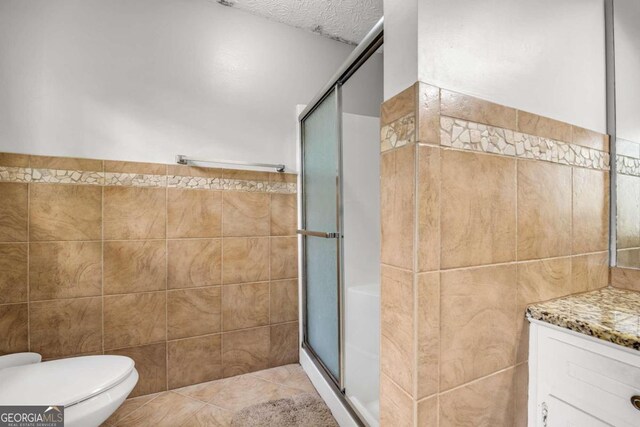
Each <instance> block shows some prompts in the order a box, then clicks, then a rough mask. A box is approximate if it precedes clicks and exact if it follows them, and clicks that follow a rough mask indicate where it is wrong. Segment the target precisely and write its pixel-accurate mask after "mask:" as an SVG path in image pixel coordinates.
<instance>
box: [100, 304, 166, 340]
mask: <svg viewBox="0 0 640 427" xmlns="http://www.w3.org/2000/svg"><path fill="white" fill-rule="evenodd" d="M166 329H167V324H166V295H165V292H154V293H140V294H129V295H115V296H106V297H104V348H105V350H108V349H114V348H121V347H133V346H137V345H142V344H150V343H154V342H159V341H164V340H166Z"/></svg>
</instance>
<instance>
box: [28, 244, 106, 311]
mask: <svg viewBox="0 0 640 427" xmlns="http://www.w3.org/2000/svg"><path fill="white" fill-rule="evenodd" d="M29 264H30V268H29V288H30V294H29V299H30V300H31V301H38V300H47V299H56V298H78V297H88V296H98V295H101V294H102V243H101V242H51V243H31V244H30V246H29Z"/></svg>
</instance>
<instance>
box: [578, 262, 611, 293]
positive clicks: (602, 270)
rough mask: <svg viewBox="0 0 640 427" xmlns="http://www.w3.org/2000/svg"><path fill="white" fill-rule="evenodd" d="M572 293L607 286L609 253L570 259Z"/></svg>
mask: <svg viewBox="0 0 640 427" xmlns="http://www.w3.org/2000/svg"><path fill="white" fill-rule="evenodd" d="M571 262H572V268H571V276H572V279H571V283H572V286H571V287H572V290H573V292H574V293H575V292H586V291H593V290H595V289H600V288H604V287H606V286H607V285H608V284H609V253H608V252H600V253H595V254H589V255H580V256H574V257H572V258H571Z"/></svg>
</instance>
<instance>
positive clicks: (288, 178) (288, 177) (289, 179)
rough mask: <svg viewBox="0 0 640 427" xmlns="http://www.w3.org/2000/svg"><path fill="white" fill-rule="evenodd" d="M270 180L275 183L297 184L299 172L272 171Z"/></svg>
mask: <svg viewBox="0 0 640 427" xmlns="http://www.w3.org/2000/svg"><path fill="white" fill-rule="evenodd" d="M269 182H270V183H272V184H275V183H287V184H296V183H297V182H298V174H295V173H284V172H271V173H270V174H269Z"/></svg>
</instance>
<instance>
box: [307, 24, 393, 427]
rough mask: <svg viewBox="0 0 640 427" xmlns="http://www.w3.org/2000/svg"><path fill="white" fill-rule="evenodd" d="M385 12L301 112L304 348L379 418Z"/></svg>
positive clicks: (355, 405) (355, 403) (364, 416)
mask: <svg viewBox="0 0 640 427" xmlns="http://www.w3.org/2000/svg"><path fill="white" fill-rule="evenodd" d="M381 45H382V20H381V21H380V22H379V23H378V24H377V25H376V26H375V27H374V29H372V30H371V32H370V33H369V34H368V35H367V37H365V40H364V41H363V42H362V43H361V44H360V45H358V46H357V47H356V48H355V50H354V52H353V53H352V55H351V56H350V57H349V58H348V60H347V61H346V63H345V64H344V65H343V67H342V68H341V69H340V70H339V71H338V73H336V75H335V76H334V78H333V79H332V80H331V81H330V83H329V84H328V85H327V86H325V88H324V89H323V90H322V91H321V92H320V93H319V94H318V96H317V97H316V98H315V99H314V101H313V102H311V103H310V104H309V106H308V107H307V108H306V109H305V110H304V111H303V112H302V113H301V115H300V116H299V120H300V132H301V134H300V143H301V147H300V148H301V150H300V154H301V173H300V177H301V178H300V192H299V194H300V198H301V200H300V202H301V203H300V208H301V229H300V230H298V234H300V235H301V239H300V243H301V248H300V249H301V263H302V265H301V272H302V274H301V282H302V296H303V297H302V315H303V316H302V319H303V325H302V331H303V333H302V347H303V351H306V352H307V354H308V355H309V356H310V357H311V359H312V360H313V361H314V362H315V363H316V364H317V366H318V367H319V368H320V369H321V370H322V371H324V373H325V377H326V378H328V382H330V383H331V384H332V386H333V388H334V390H335V392H336V394H337V395H338V396H339V397H340V398H341V399H343V400H344V402H346V404H347V406H348V408H350V409H351V411H352V412H353V413H355V414H356V415H357V417H358V418H359V419H360V421H362V422H363V423H366V424H367V425H370V426H377V425H378V413H379V403H378V391H379V334H380V273H379V271H380V265H379V262H380V187H379V181H380V178H379V171H380V167H379V159H380V148H379V141H380V135H379V132H380V131H379V108H380V104H381V103H382V84H383V82H382V54H381V53H376V52H380V51H381V49H380V47H381Z"/></svg>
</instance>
